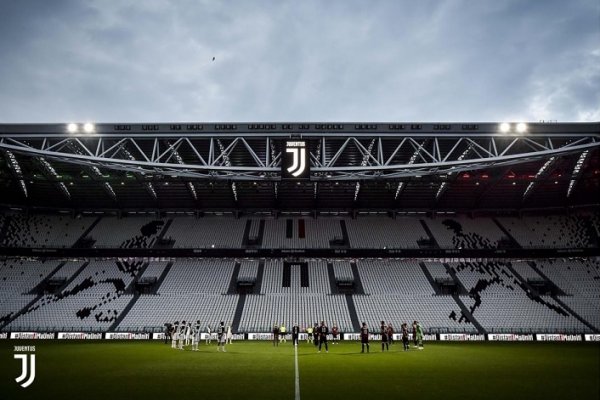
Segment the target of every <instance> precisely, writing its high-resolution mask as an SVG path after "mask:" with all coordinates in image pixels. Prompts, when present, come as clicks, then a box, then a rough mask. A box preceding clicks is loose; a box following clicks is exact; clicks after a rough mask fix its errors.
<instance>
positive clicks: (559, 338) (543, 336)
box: [535, 333, 582, 342]
mask: <svg viewBox="0 0 600 400" xmlns="http://www.w3.org/2000/svg"><path fill="white" fill-rule="evenodd" d="M535 340H537V341H539V342H581V341H582V338H581V335H564V334H562V333H538V334H537V335H535Z"/></svg>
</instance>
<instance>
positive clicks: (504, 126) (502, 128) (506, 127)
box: [500, 122, 510, 133]
mask: <svg viewBox="0 0 600 400" xmlns="http://www.w3.org/2000/svg"><path fill="white" fill-rule="evenodd" d="M509 130H510V124H509V123H508V122H503V123H501V124H500V132H503V133H506V132H508V131H509Z"/></svg>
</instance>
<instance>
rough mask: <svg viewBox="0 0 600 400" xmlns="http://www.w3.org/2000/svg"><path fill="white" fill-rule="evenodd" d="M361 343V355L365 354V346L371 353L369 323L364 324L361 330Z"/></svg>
mask: <svg viewBox="0 0 600 400" xmlns="http://www.w3.org/2000/svg"><path fill="white" fill-rule="evenodd" d="M360 343H361V345H362V351H361V353H364V352H365V346H367V353H368V352H369V328H368V327H367V323H366V322H363V323H362V328H360Z"/></svg>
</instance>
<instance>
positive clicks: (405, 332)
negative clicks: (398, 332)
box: [402, 322, 410, 351]
mask: <svg viewBox="0 0 600 400" xmlns="http://www.w3.org/2000/svg"><path fill="white" fill-rule="evenodd" d="M402 345H403V346H404V351H408V349H409V348H410V345H409V343H408V325H407V324H406V322H405V323H403V324H402Z"/></svg>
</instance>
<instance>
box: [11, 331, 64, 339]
mask: <svg viewBox="0 0 600 400" xmlns="http://www.w3.org/2000/svg"><path fill="white" fill-rule="evenodd" d="M55 337H56V335H55V333H54V332H11V333H10V338H11V339H26V340H37V339H40V340H47V339H54V338H55Z"/></svg>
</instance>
